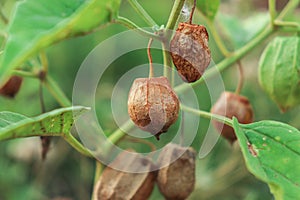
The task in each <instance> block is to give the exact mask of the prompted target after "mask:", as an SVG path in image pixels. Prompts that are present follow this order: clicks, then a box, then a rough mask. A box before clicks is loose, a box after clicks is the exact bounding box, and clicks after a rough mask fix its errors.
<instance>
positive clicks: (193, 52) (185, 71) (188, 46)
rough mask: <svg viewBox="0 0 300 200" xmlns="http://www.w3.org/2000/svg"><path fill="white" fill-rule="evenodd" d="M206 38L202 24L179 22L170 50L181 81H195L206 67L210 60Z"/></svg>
mask: <svg viewBox="0 0 300 200" xmlns="http://www.w3.org/2000/svg"><path fill="white" fill-rule="evenodd" d="M208 38H209V37H208V33H207V31H206V28H205V27H204V26H202V25H197V24H190V23H183V22H181V23H179V25H178V28H177V30H176V33H175V35H174V37H173V39H172V40H171V43H170V52H171V56H172V59H173V63H174V65H175V67H176V68H177V71H178V74H179V75H180V76H181V78H182V79H183V81H185V82H189V83H190V82H195V81H197V80H198V79H199V78H200V77H201V76H202V75H203V73H204V71H205V70H206V68H207V67H208V65H209V63H210V60H211V54H210V50H209V47H208Z"/></svg>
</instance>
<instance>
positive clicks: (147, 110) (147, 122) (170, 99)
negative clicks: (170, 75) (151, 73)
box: [128, 77, 179, 139]
mask: <svg viewBox="0 0 300 200" xmlns="http://www.w3.org/2000/svg"><path fill="white" fill-rule="evenodd" d="M128 113H129V116H130V118H131V120H132V121H133V122H134V123H135V125H137V126H138V127H139V128H141V129H142V130H144V131H147V132H150V133H151V134H153V135H155V137H156V138H157V139H159V136H160V134H161V133H164V132H166V131H167V130H168V128H169V127H170V126H171V125H172V124H174V123H175V122H176V120H177V118H178V113H179V100H178V97H177V95H176V94H175V92H174V91H173V90H172V88H171V86H170V83H169V81H168V79H167V78H166V77H155V78H138V79H136V80H135V81H134V82H133V84H132V86H131V89H130V92H129V96H128Z"/></svg>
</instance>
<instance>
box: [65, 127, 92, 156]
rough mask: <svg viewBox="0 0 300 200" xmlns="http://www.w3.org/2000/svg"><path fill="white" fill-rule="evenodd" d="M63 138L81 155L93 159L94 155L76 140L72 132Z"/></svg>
mask: <svg viewBox="0 0 300 200" xmlns="http://www.w3.org/2000/svg"><path fill="white" fill-rule="evenodd" d="M63 138H64V139H65V140H66V141H67V142H68V143H69V144H70V145H71V146H72V147H73V148H74V149H76V150H77V151H78V152H79V153H81V154H83V155H85V156H88V157H93V155H92V154H91V153H90V152H89V151H88V150H87V149H86V148H85V147H84V146H83V145H82V144H81V143H80V142H78V140H76V138H74V136H73V135H72V134H71V133H70V132H69V133H67V134H64V135H63Z"/></svg>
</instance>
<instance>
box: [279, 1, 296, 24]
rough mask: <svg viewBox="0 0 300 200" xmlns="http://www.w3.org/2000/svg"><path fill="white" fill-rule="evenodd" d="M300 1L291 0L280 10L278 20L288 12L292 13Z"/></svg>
mask: <svg viewBox="0 0 300 200" xmlns="http://www.w3.org/2000/svg"><path fill="white" fill-rule="evenodd" d="M299 2H300V0H290V1H289V2H288V3H287V5H286V6H285V7H284V9H283V10H282V11H281V12H280V14H279V15H278V17H277V18H276V20H282V19H283V18H284V17H285V16H286V15H287V14H288V13H290V12H291V11H292V10H294V9H295V8H296V7H297V6H298V4H299Z"/></svg>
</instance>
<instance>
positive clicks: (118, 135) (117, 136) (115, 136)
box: [108, 119, 134, 144]
mask: <svg viewBox="0 0 300 200" xmlns="http://www.w3.org/2000/svg"><path fill="white" fill-rule="evenodd" d="M133 128H134V124H133V123H132V122H131V120H130V119H129V120H127V122H125V123H124V124H123V125H122V126H121V127H120V128H118V129H117V130H116V131H115V132H113V133H112V134H111V135H110V136H109V137H108V140H109V141H110V142H111V143H112V144H116V143H118V142H119V141H120V140H121V139H122V138H123V137H124V136H125V135H126V132H129V131H130V130H132V129H133ZM123 130H124V131H123Z"/></svg>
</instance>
